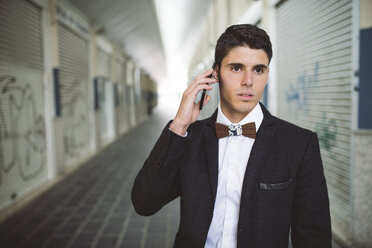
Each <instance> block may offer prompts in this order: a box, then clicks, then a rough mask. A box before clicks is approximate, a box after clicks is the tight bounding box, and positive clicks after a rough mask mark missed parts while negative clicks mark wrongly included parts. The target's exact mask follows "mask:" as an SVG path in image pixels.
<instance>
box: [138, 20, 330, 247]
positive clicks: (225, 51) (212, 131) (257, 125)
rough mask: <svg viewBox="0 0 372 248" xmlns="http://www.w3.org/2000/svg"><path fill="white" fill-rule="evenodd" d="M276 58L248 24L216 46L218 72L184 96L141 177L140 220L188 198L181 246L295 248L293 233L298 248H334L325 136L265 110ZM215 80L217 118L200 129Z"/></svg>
mask: <svg viewBox="0 0 372 248" xmlns="http://www.w3.org/2000/svg"><path fill="white" fill-rule="evenodd" d="M271 56H272V50H271V42H270V39H269V37H268V36H267V34H266V33H265V31H263V30H261V29H259V28H257V27H255V26H252V25H246V24H244V25H234V26H231V27H229V28H228V29H226V31H225V32H224V33H223V34H222V35H221V37H220V38H219V39H218V41H217V45H216V50H215V66H214V68H215V70H212V69H210V70H208V71H206V72H204V73H202V74H201V75H200V76H198V77H196V78H195V79H194V81H193V82H192V83H191V84H190V85H189V87H188V88H187V89H186V90H185V92H184V94H183V97H182V100H181V103H180V106H179V109H178V112H177V115H176V117H175V118H174V120H173V121H170V122H169V123H168V125H167V126H166V127H165V128H164V130H163V132H162V133H161V135H160V138H159V139H158V141H157V143H156V144H155V147H154V148H153V150H152V152H151V154H150V156H149V157H148V159H147V160H146V161H145V163H144V165H143V168H142V169H141V170H140V172H139V174H138V176H137V177H136V180H135V183H134V186H133V189H132V202H133V205H134V208H135V210H136V211H137V213H138V214H141V215H152V214H154V213H156V212H157V211H158V210H159V209H160V208H162V207H163V206H164V205H165V204H167V203H168V202H170V201H172V200H173V199H175V198H177V197H179V196H180V198H181V219H180V226H179V230H178V233H177V236H176V239H175V243H174V247H187V248H194V247H208V248H211V247H213V248H214V247H228V248H230V247H250V248H254V247H257V248H265V247H275V248H278V247H279V248H280V247H283V248H287V247H288V241H289V234H290V233H291V238H292V245H293V247H295V248H297V247H312V248H315V247H316V248H320V247H331V226H330V214H329V201H328V194H327V188H326V182H325V178H324V174H323V166H322V161H321V157H320V151H319V145H318V138H317V135H316V134H315V133H313V132H311V131H309V130H305V129H302V128H300V127H297V126H295V125H293V124H290V123H288V122H285V121H283V120H280V119H278V118H276V117H274V116H272V115H270V113H269V112H268V111H267V110H266V109H265V107H264V106H263V105H262V104H261V103H259V100H260V98H261V96H262V93H263V91H264V88H265V86H266V83H267V80H268V75H269V68H268V66H269V63H270V59H271ZM211 73H213V75H214V78H216V79H218V83H219V87H220V104H219V106H218V109H217V110H216V111H215V113H214V114H213V115H212V116H211V117H210V118H208V119H205V120H201V121H196V119H197V118H198V115H199V113H200V112H199V111H200V110H199V104H196V103H195V99H196V95H197V93H198V92H199V91H201V90H203V89H206V90H210V89H212V87H213V86H212V85H213V84H215V83H216V82H217V80H216V79H214V78H209V77H208V76H209V75H210V74H211ZM209 99H210V98H209V97H207V98H206V101H205V103H204V104H207V103H208V101H209ZM243 125H244V126H243ZM246 136H247V137H246ZM290 230H291V232H290Z"/></svg>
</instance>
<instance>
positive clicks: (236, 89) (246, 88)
mask: <svg viewBox="0 0 372 248" xmlns="http://www.w3.org/2000/svg"><path fill="white" fill-rule="evenodd" d="M268 65H269V59H268V57H267V55H266V53H265V51H264V50H262V49H251V48H249V47H248V46H239V47H235V48H233V49H231V50H230V52H229V53H228V54H227V55H226V56H225V57H224V58H223V60H222V62H221V68H220V69H219V74H218V79H219V85H220V96H221V99H220V100H221V109H222V112H223V113H224V115H225V116H226V117H227V118H229V120H230V121H231V122H233V123H237V122H239V121H241V120H242V119H243V118H244V117H245V116H246V115H247V114H248V113H249V112H250V111H251V110H252V109H253V108H254V107H255V106H256V104H257V103H258V102H259V101H260V99H261V96H262V93H263V91H264V88H265V86H266V83H267V80H268V76H269V68H268Z"/></svg>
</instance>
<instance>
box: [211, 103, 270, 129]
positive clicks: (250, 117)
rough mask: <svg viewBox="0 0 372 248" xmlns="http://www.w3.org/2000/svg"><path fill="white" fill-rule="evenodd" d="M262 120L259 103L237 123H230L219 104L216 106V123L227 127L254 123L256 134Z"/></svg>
mask: <svg viewBox="0 0 372 248" xmlns="http://www.w3.org/2000/svg"><path fill="white" fill-rule="evenodd" d="M262 120H263V112H262V109H261V106H260V104H259V103H257V105H256V106H255V107H254V108H253V109H252V110H251V112H249V113H248V114H247V115H246V116H245V117H244V118H243V119H242V120H241V121H240V122H239V123H232V122H231V121H230V120H229V119H228V118H227V117H226V116H225V115H224V114H223V113H222V110H221V102H220V103H219V104H218V112H217V120H216V122H218V123H221V124H224V125H227V126H229V125H230V124H240V125H244V124H246V123H249V122H255V124H256V132H257V131H258V129H259V128H260V125H261V123H262Z"/></svg>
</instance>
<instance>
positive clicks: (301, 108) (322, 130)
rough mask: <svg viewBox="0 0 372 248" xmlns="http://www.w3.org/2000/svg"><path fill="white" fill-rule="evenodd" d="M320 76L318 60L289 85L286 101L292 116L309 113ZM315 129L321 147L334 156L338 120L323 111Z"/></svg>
mask: <svg viewBox="0 0 372 248" xmlns="http://www.w3.org/2000/svg"><path fill="white" fill-rule="evenodd" d="M318 76H319V62H316V63H315V65H314V68H313V69H312V70H311V71H303V72H302V73H301V74H300V76H298V77H297V80H296V82H294V83H291V84H290V85H289V87H288V89H287V92H286V101H287V106H288V107H289V110H290V112H291V113H292V116H294V117H295V118H296V117H297V116H299V115H298V112H300V113H301V115H308V112H309V107H310V106H311V105H312V104H313V102H312V100H311V95H312V94H313V89H314V86H317V85H318ZM314 129H315V132H316V133H317V134H318V138H319V145H320V148H321V149H322V150H324V151H327V152H328V153H329V155H330V156H331V157H332V158H333V157H334V153H333V152H334V151H333V150H334V147H335V146H336V142H337V141H336V137H337V121H336V120H335V119H332V118H328V116H327V113H326V112H323V114H322V118H321V121H320V122H317V123H316V124H315V127H314Z"/></svg>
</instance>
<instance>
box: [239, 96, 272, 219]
mask: <svg viewBox="0 0 372 248" xmlns="http://www.w3.org/2000/svg"><path fill="white" fill-rule="evenodd" d="M260 105H261V108H262V112H263V114H264V118H263V121H262V123H261V126H260V128H259V130H258V132H257V137H256V140H255V142H254V144H253V147H252V150H251V154H250V156H249V160H248V164H247V168H246V171H245V174H244V180H243V187H242V193H241V200H240V213H242V210H243V209H244V207H246V205H247V203H248V199H249V196H250V195H251V193H252V191H253V189H254V187H255V185H256V184H257V175H258V171H259V168H260V167H261V165H262V162H263V160H264V157H265V154H266V151H267V149H268V148H269V146H270V143H271V140H272V138H273V135H274V133H275V125H274V120H273V117H272V116H271V114H270V113H269V111H267V110H266V108H265V107H264V106H263V105H262V104H261V103H260Z"/></svg>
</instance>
